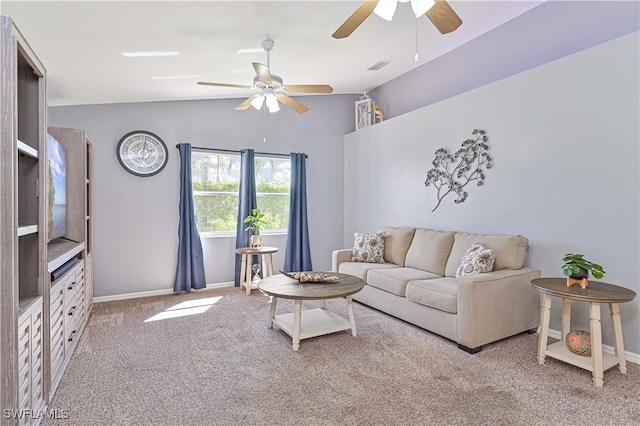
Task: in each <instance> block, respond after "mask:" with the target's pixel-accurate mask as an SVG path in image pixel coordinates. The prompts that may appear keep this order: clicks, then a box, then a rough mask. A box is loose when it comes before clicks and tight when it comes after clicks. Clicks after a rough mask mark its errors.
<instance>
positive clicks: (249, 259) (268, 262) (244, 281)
mask: <svg viewBox="0 0 640 426" xmlns="http://www.w3.org/2000/svg"><path fill="white" fill-rule="evenodd" d="M277 252H278V248H277V247H258V248H254V247H241V248H239V249H236V253H237V254H240V255H242V263H241V265H240V288H242V287H244V288H245V289H246V290H247V294H251V290H253V289H256V288H258V285H257V283H254V282H253V280H252V277H251V274H252V273H253V269H252V268H253V256H260V258H261V259H262V276H263V277H264V278H266V277H270V276H271V275H273V258H272V255H273V253H277Z"/></svg>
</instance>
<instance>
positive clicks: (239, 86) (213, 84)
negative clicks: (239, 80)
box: [198, 81, 251, 89]
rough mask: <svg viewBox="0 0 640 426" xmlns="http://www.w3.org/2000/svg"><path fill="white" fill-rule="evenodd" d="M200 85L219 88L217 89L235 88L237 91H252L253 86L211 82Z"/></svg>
mask: <svg viewBox="0 0 640 426" xmlns="http://www.w3.org/2000/svg"><path fill="white" fill-rule="evenodd" d="M198 84H200V85H202V86H217V87H233V88H236V89H251V86H245V85H242V84H227V83H211V82H209V81H199V82H198Z"/></svg>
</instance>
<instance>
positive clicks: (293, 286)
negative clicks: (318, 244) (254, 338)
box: [258, 272, 364, 351]
mask: <svg viewBox="0 0 640 426" xmlns="http://www.w3.org/2000/svg"><path fill="white" fill-rule="evenodd" d="M327 274H331V275H335V276H338V277H339V279H338V281H336V282H332V283H326V284H307V283H305V284H301V283H299V282H298V281H296V280H294V279H292V278H289V277H287V276H285V275H275V276H272V277H269V278H265V279H263V280H262V281H260V282H259V283H258V288H259V289H260V291H262V292H263V293H265V294H268V295H269V296H271V309H270V311H269V328H273V324H276V325H277V326H278V327H279V328H280V329H281V330H282V331H284V332H285V333H287V334H288V335H289V336H291V338H292V340H293V350H294V351H297V350H298V349H299V348H300V340H303V339H309V338H311V337H316V336H322V335H324V334H330V333H336V332H338V331H343V330H349V329H351V334H352V335H353V336H356V321H355V317H354V315H353V301H352V299H351V295H352V294H354V293H357V292H359V291H360V290H362V288H363V287H364V281H362V280H361V279H360V278H358V277H354V276H353V275H346V274H339V273H336V272H327ZM340 297H344V298H346V300H347V311H348V312H349V320H346V319H344V318H342V317H341V316H338V315H336V314H334V313H333V312H329V311H327V310H326V309H325V306H324V301H325V300H327V299H337V298H340ZM279 298H282V299H292V300H293V301H294V305H293V313H289V314H281V315H276V314H275V313H276V305H277V304H278V299H279ZM303 300H322V301H323V303H322V307H321V308H316V309H309V310H306V311H304V312H302V301H303Z"/></svg>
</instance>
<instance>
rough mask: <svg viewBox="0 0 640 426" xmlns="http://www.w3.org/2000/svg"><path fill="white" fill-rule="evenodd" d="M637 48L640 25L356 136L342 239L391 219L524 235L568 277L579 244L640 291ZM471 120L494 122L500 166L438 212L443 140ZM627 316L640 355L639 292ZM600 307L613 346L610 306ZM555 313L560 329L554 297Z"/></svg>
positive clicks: (446, 143) (349, 146) (547, 264)
mask: <svg viewBox="0 0 640 426" xmlns="http://www.w3.org/2000/svg"><path fill="white" fill-rule="evenodd" d="M639 51H640V33H638V32H635V33H633V34H630V35H626V36H624V37H621V38H618V39H616V40H613V41H610V42H607V43H605V44H601V45H599V46H596V47H592V48H590V49H588V50H584V51H582V52H579V53H576V54H573V55H571V56H568V57H565V58H563V59H560V60H557V61H555V62H551V63H548V64H546V65H543V66H541V67H538V68H535V69H532V70H529V71H526V72H523V73H521V74H518V75H515V76H512V77H509V78H506V79H503V80H501V81H498V82H495V83H492V84H489V85H486V86H484V87H481V88H478V89H475V90H472V91H469V92H466V93H464V94H461V95H458V96H455V97H452V98H449V99H446V100H444V101H441V102H438V103H435V104H433V105H430V106H427V107H423V108H420V109H417V110H415V111H413V112H410V113H407V114H404V115H401V116H398V117H396V118H393V119H391V120H387V121H384V122H383V123H380V124H376V125H374V126H372V127H369V128H367V129H362V130H358V131H357V132H355V133H351V134H349V135H347V136H346V137H345V179H346V181H345V241H344V243H345V246H346V247H349V246H350V245H351V244H352V243H353V232H354V231H356V230H358V231H372V230H375V229H376V228H377V227H378V226H379V225H385V224H386V225H413V226H421V227H429V228H436V229H449V230H461V231H471V232H481V233H513V234H516V233H517V234H522V235H524V236H526V237H528V238H529V244H530V257H529V263H530V265H531V266H533V267H535V268H539V269H541V270H542V276H547V277H550V276H562V275H561V271H560V265H561V263H562V262H561V258H562V256H563V255H564V254H565V253H569V252H579V253H584V254H585V255H586V256H587V258H589V259H591V260H593V261H596V262H598V263H601V264H602V265H604V267H605V269H606V270H607V275H606V277H605V279H604V281H607V282H611V283H616V284H618V285H621V286H624V287H627V288H630V289H632V290H634V291H635V292H636V293H640V288H639V283H640V265H639V260H640V225H639V218H640V206H639V200H640V183H639V181H640V167H639V163H640V162H639V160H640V150H639V145H640V118H639V117H640V105H639V104H640V97H639V93H640V83H639V81H640V69H639V64H640V54H639ZM396 96H398V97H402V96H407V97H410V96H412V93H411V92H399V93H397V94H396ZM474 128H480V129H485V130H486V131H487V132H488V136H489V146H490V147H491V149H490V152H491V153H492V154H493V156H494V157H495V165H494V168H492V169H490V170H488V171H487V173H486V176H487V178H486V182H485V185H484V186H482V187H470V188H469V190H468V192H469V198H468V199H467V201H466V202H464V203H462V204H459V205H456V204H454V203H453V199H454V197H453V196H449V197H448V198H446V199H445V200H444V201H443V202H442V204H441V205H440V207H439V208H438V209H437V210H436V211H435V212H433V213H431V210H432V209H433V207H434V206H435V204H436V196H435V190H434V189H433V187H425V185H424V181H425V177H426V173H427V170H429V169H430V168H431V167H432V165H431V161H432V160H433V158H434V152H435V150H436V149H438V148H440V147H446V148H448V149H449V150H450V151H452V152H454V151H455V150H457V149H458V148H459V147H460V144H461V142H462V141H463V140H464V139H466V138H469V137H471V131H472V130H473V129H474ZM573 309H574V311H573V318H574V322H573V323H572V327H573V328H578V329H584V330H588V329H589V324H588V312H587V309H586V306H585V304H584V303H574V304H573ZM621 314H622V321H623V328H624V338H625V346H626V349H627V350H630V351H632V352H634V353H636V354H638V353H640V298H636V299H635V300H634V301H633V302H630V303H625V304H623V305H622V306H621ZM602 316H603V333H604V343H605V344H609V345H612V343H613V341H612V334H611V332H610V321H609V317H608V313H607V308H606V306H605V307H604V308H603V315H602ZM552 317H553V318H554V320H553V322H552V327H553V328H555V329H560V324H559V310H558V302H557V301H556V302H554V306H553V312H552Z"/></svg>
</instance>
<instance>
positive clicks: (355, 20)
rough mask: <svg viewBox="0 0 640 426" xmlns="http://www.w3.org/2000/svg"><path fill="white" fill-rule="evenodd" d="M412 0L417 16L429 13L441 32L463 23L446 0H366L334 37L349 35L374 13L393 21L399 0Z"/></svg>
mask: <svg viewBox="0 0 640 426" xmlns="http://www.w3.org/2000/svg"><path fill="white" fill-rule="evenodd" d="M409 1H411V8H412V9H413V13H414V14H415V15H416V18H419V17H420V16H422V15H427V17H428V18H429V19H430V20H431V22H432V23H433V25H435V27H436V28H437V29H438V31H440V33H441V34H447V33H450V32H452V31H455V30H456V29H458V27H459V26H460V25H462V19H460V17H459V16H458V15H457V14H456V12H454V11H453V9H452V8H451V6H449V4H448V3H447V2H446V1H444V0H364V2H363V3H362V4H361V5H360V7H358V9H356V11H355V12H353V14H352V15H351V16H350V17H349V18H348V19H347V20H346V21H344V24H342V25H341V26H340V28H338V29H337V30H336V32H335V33H333V35H332V37H333V38H345V37H349V36H350V35H351V33H352V32H353V31H355V29H356V28H358V27H359V26H360V24H362V23H363V22H364V20H365V19H367V18H368V17H369V16H370V15H371V14H372V13H375V14H376V15H378V16H379V17H381V18H382V19H385V20H387V21H391V19H393V15H394V13H395V11H396V6H398V2H400V3H407V2H409Z"/></svg>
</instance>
